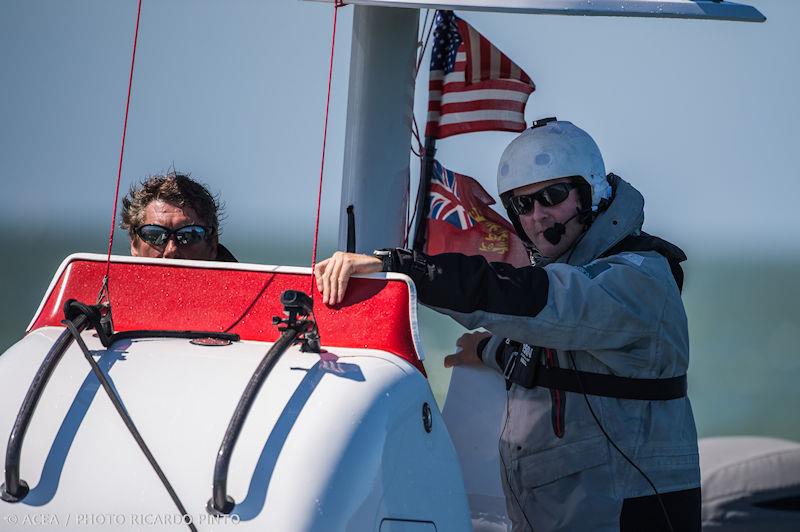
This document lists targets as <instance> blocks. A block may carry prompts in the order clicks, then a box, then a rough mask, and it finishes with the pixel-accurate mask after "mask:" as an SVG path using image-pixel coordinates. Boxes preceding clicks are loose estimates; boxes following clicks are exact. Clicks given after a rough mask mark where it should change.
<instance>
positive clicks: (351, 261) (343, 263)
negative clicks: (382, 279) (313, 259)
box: [314, 251, 383, 305]
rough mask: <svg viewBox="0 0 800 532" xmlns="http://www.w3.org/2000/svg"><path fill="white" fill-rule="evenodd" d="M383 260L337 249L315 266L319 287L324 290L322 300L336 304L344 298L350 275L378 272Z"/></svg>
mask: <svg viewBox="0 0 800 532" xmlns="http://www.w3.org/2000/svg"><path fill="white" fill-rule="evenodd" d="M382 269H383V262H382V261H381V260H380V259H377V258H375V257H373V256H371V255H361V254H358V253H345V252H343V251H337V252H336V253H334V254H333V256H332V257H331V258H329V259H325V260H323V261H322V262H320V263H318V264H317V265H316V266H315V267H314V275H315V276H316V278H317V288H319V291H320V292H322V302H323V303H325V304H326V305H336V304H338V303H341V302H342V300H343V299H344V294H345V291H347V284H348V283H349V282H350V277H351V276H353V275H357V274H360V273H378V272H379V271H381V270H382Z"/></svg>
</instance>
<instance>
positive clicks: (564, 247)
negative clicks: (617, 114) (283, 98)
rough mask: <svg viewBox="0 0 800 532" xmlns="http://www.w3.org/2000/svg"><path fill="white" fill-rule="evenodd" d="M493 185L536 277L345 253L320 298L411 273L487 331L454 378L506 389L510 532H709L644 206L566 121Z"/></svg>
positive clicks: (424, 289) (531, 133) (669, 292)
mask: <svg viewBox="0 0 800 532" xmlns="http://www.w3.org/2000/svg"><path fill="white" fill-rule="evenodd" d="M497 184H498V191H499V192H500V196H501V199H502V200H503V205H504V206H505V207H506V209H507V211H508V214H509V217H510V218H511V221H512V223H513V224H514V227H515V228H516V230H517V233H518V234H519V236H520V237H521V238H522V239H523V241H524V242H525V243H526V245H527V246H528V249H529V251H530V252H531V258H532V265H531V266H528V267H525V268H516V269H515V268H513V267H511V266H509V265H506V264H500V263H491V264H490V263H488V262H487V261H486V260H485V259H484V258H483V257H480V256H476V257H467V256H464V255H460V254H455V253H452V254H441V255H436V256H433V257H429V256H426V255H424V254H422V253H419V252H414V251H409V250H402V249H389V250H381V251H380V252H376V257H368V256H365V255H355V254H347V253H336V254H335V255H334V256H333V257H331V258H330V259H328V260H326V261H323V262H321V263H320V264H319V265H318V266H317V269H316V272H315V273H316V275H317V283H318V286H319V287H320V289H321V291H322V293H323V301H324V302H325V303H328V304H333V303H338V302H340V301H341V300H342V298H343V296H344V292H345V290H346V287H347V280H348V279H349V276H350V275H352V274H355V273H371V272H377V271H381V270H383V271H396V272H402V273H405V274H407V275H409V276H410V277H411V278H412V279H413V280H414V283H415V285H416V286H417V291H418V294H419V298H420V301H421V302H422V303H423V304H425V305H427V306H430V307H432V308H434V309H436V310H438V311H440V312H443V313H445V314H448V315H450V316H452V317H453V318H455V319H456V320H457V321H458V322H460V323H461V324H462V325H464V326H465V327H467V328H470V329H474V328H478V327H483V328H485V329H487V330H488V331H490V333H491V334H490V333H471V334H466V335H464V336H462V337H461V338H460V339H459V341H458V345H459V346H460V347H461V348H462V349H461V351H460V352H459V353H457V354H455V355H451V356H449V357H447V358H446V359H445V365H446V366H452V365H458V364H479V363H481V362H482V363H483V364H486V365H488V366H490V367H492V368H495V369H496V370H498V371H500V372H502V373H503V375H504V377H505V378H506V383H507V390H508V402H507V415H506V419H505V422H504V427H503V431H502V435H501V440H500V445H499V446H500V456H501V460H502V464H503V471H502V474H501V477H502V480H503V485H504V489H505V493H506V502H507V506H508V512H509V516H510V518H511V520H512V522H513V525H514V530H515V531H528V530H537V531H549V530H559V531H567V530H569V531H583V530H604V531H605V530H607V531H612V530H614V531H616V530H622V531H641V530H648V531H659V530H674V531H679V530H680V531H698V532H699V530H700V488H699V486H700V471H699V465H698V454H697V433H696V430H695V425H694V418H693V416H692V410H691V405H690V403H689V399H688V397H686V370H687V367H688V363H689V340H688V332H687V323H686V315H685V312H684V308H683V303H682V301H681V297H680V288H681V285H682V282H683V274H682V270H681V268H680V265H679V263H680V262H681V261H683V260H685V258H686V257H685V255H684V254H683V252H682V251H681V250H680V249H678V248H677V247H675V246H673V245H672V244H670V243H668V242H666V241H664V240H661V239H659V238H657V237H652V236H650V235H647V234H646V233H643V232H642V231H641V227H642V223H643V220H644V214H643V207H644V199H643V198H642V195H641V194H640V193H639V192H638V191H637V190H636V189H634V188H633V187H632V186H631V185H630V184H628V183H627V182H625V181H623V180H622V179H621V178H619V177H617V176H615V175H613V174H609V175H608V176H606V173H605V167H604V164H603V158H602V156H601V154H600V150H599V149H598V147H597V144H595V142H594V140H592V138H591V137H590V136H589V135H588V134H587V133H586V132H585V131H583V130H581V129H580V128H578V127H576V126H575V125H573V124H572V123H570V122H564V121H558V120H556V119H545V120H541V121H538V122H537V123H535V124H534V127H532V128H531V129H529V130H527V131H525V132H523V133H522V134H521V135H520V136H519V137H517V138H516V139H515V140H514V141H513V142H512V143H511V144H510V145H509V146H508V147H507V148H506V150H505V152H504V153H503V155H502V157H501V159H500V165H499V168H498V176H497ZM656 490H657V492H656Z"/></svg>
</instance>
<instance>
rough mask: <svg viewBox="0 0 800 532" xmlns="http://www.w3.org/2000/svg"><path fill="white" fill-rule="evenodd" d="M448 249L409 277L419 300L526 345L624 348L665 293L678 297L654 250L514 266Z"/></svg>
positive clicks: (648, 324) (650, 324) (653, 317)
mask: <svg viewBox="0 0 800 532" xmlns="http://www.w3.org/2000/svg"><path fill="white" fill-rule="evenodd" d="M449 255H450V256H448V257H444V255H437V256H435V257H430V258H429V260H431V261H432V262H433V264H434V266H435V267H434V268H430V269H429V270H428V272H427V274H426V275H417V276H416V277H417V278H414V277H415V276H412V278H414V281H415V283H417V288H418V292H419V296H420V301H421V302H422V303H423V304H425V305H427V306H431V307H433V308H434V309H435V310H438V311H440V312H442V313H444V314H447V315H450V316H452V317H453V318H454V319H455V320H456V321H458V322H459V323H461V324H462V325H464V326H465V327H467V328H470V329H475V328H478V327H484V328H486V329H487V330H489V331H490V332H492V333H493V334H494V335H496V336H499V337H503V338H511V339H513V340H517V341H519V342H524V343H528V344H531V345H545V346H547V347H551V348H554V349H571V350H597V349H615V348H620V347H624V346H626V345H629V344H631V343H633V342H635V341H637V340H639V339H641V338H644V337H648V336H653V335H655V334H656V332H657V330H658V328H659V326H660V322H661V317H662V314H663V311H664V307H665V303H666V298H667V296H668V291H669V290H673V289H674V291H675V295H676V296H677V297H679V295H678V293H677V287H675V286H674V282H673V283H672V285H670V284H669V283H670V282H671V279H670V278H668V277H667V276H668V271H669V270H668V267H667V265H666V261H665V259H664V258H663V257H661V256H660V255H658V254H656V253H652V252H645V253H621V254H618V255H612V256H610V257H606V258H602V259H598V260H596V261H593V262H591V263H589V264H587V265H585V266H571V265H568V264H562V263H555V264H550V265H548V266H546V267H544V268H540V267H534V266H530V267H526V268H518V269H513V268H510V267H505V268H503V267H499V266H498V265H497V264H489V263H487V262H486V261H485V259H483V258H482V257H464V256H462V255H457V254H449ZM504 266H505V265H504ZM487 352H488V350H487ZM484 360H485V363H486V362H489V361H487V360H486V359H484ZM489 365H493V364H491V362H489Z"/></svg>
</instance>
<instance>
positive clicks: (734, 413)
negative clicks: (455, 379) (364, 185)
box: [0, 231, 800, 441]
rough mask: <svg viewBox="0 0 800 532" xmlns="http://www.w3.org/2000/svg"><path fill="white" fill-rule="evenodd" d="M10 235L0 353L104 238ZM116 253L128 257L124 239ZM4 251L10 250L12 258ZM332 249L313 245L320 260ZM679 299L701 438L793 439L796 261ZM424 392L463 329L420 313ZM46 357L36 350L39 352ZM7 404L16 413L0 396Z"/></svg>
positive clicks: (705, 279)
mask: <svg viewBox="0 0 800 532" xmlns="http://www.w3.org/2000/svg"><path fill="white" fill-rule="evenodd" d="M96 233H97V232H96V231H95V232H93V236H92V237H90V238H87V237H85V235H75V234H69V235H53V234H52V233H44V232H43V233H40V234H35V233H34V234H29V235H17V236H15V237H10V238H9V239H8V240H7V241H6V242H4V244H5V245H4V251H3V253H2V260H0V294H1V295H0V298H1V299H0V352H3V351H5V350H6V349H7V348H8V347H9V346H10V345H11V344H13V343H14V342H16V341H17V340H18V339H19V338H21V337H22V335H23V334H24V331H25V327H26V326H27V324H28V322H29V321H30V319H31V317H32V315H33V313H34V312H35V310H36V308H37V306H38V304H39V302H40V300H41V298H42V295H43V293H44V291H45V289H46V288H47V286H48V284H49V282H50V280H51V278H52V276H53V274H54V273H55V270H56V268H57V267H58V265H59V264H60V263H61V261H62V260H63V259H64V257H66V256H67V255H68V254H70V253H74V252H78V251H87V252H95V253H104V252H105V244H104V242H103V240H102V235H99V234H96ZM118 240H119V242H118V243H117V244H115V253H120V254H126V251H127V250H126V247H127V243H126V242H125V240H126V238H125V235H118ZM227 245H228V246H229V247H230V248H231V249H232V251H233V252H234V254H235V255H236V256H237V257H238V258H239V260H241V261H246V262H257V263H264V264H288V265H308V263H309V261H310V253H309V251H308V249H307V246H302V247H299V246H293V245H288V244H285V243H284V244H280V243H278V244H276V243H275V242H274V241H269V239H268V238H267V237H264V238H263V241H248V242H230V243H229V244H227ZM10 250H14V253H11V251H10ZM332 250H333V245H332V244H331V243H329V242H328V243H323V244H322V245H321V246H320V252H319V254H320V257H326V256H328V255H329V254H330V252H331V251H332ZM685 270H686V283H685V287H684V294H683V298H684V302H685V305H686V311H687V315H688V317H689V328H690V335H691V336H690V340H691V366H690V371H689V393H690V397H691V400H692V405H693V407H694V413H695V419H696V422H697V427H698V431H699V433H700V435H701V436H714V435H735V434H757V435H765V436H775V437H783V438H789V439H794V440H798V441H800V307H798V305H800V282H799V281H798V273H800V259H772V260H768V261H761V262H756V261H747V260H745V261H743V260H741V258H740V257H737V256H733V255H732V256H730V257H725V256H717V257H716V258H713V259H704V260H690V261H689V262H688V263H686V265H685ZM420 322H421V323H420V329H421V335H422V341H423V346H424V350H425V353H426V356H427V360H426V363H425V365H426V369H427V371H428V373H429V376H430V383H431V387H432V388H433V391H434V394H435V396H436V398H437V401H438V402H439V404H440V406H441V405H442V404H443V401H444V399H445V395H446V392H447V386H448V384H449V378H450V370H447V369H445V368H444V367H443V365H442V361H443V359H444V356H445V355H447V354H449V353H452V352H453V346H454V342H455V340H456V338H458V336H459V335H461V334H462V333H463V332H465V329H463V328H462V327H461V326H459V325H458V324H456V323H455V322H453V321H452V320H450V319H449V318H447V317H445V316H441V315H439V314H436V313H435V312H433V311H431V310H429V309H425V308H421V309H420ZM43 355H44V353H43V354H42V356H43ZM3 407H4V408H17V407H18V405H17V404H16V402H14V401H11V402H9V399H8V398H6V399H5V403H4V404H3Z"/></svg>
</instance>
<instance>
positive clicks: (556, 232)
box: [542, 211, 580, 246]
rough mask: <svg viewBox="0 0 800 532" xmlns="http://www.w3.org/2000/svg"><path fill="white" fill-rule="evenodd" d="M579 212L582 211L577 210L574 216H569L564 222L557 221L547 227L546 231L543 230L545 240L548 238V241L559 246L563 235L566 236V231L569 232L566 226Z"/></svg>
mask: <svg viewBox="0 0 800 532" xmlns="http://www.w3.org/2000/svg"><path fill="white" fill-rule="evenodd" d="M579 214H580V211H578V212H576V213H575V214H573V215H572V216H570V217H569V218H567V219H566V220H565V221H564V223H561V222H556V223H554V224H553V225H552V226H550V227H548V228H547V229H545V230H544V231H542V234H543V235H544V238H545V240H547V241H548V242H550V243H551V244H553V245H554V246H557V245H558V243H559V242H561V237H562V236H564V233H566V232H567V227H566V226H567V224H568V223H569V222H571V221H572V219H573V218H575V217H576V216H578V215H579Z"/></svg>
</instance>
